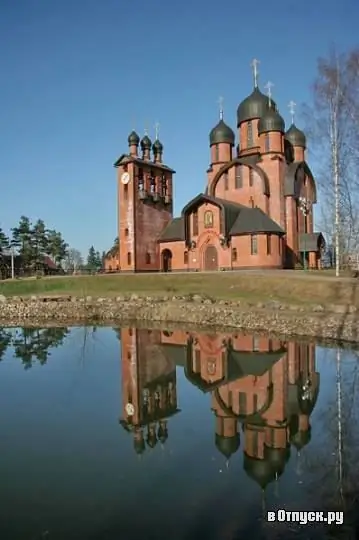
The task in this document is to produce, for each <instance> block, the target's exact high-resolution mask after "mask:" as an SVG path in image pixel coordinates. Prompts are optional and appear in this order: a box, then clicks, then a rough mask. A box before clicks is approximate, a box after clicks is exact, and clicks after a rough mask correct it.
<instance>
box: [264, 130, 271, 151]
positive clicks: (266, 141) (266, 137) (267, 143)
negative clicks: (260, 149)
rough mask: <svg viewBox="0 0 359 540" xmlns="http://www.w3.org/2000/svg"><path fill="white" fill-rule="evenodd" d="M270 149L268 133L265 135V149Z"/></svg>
mask: <svg viewBox="0 0 359 540" xmlns="http://www.w3.org/2000/svg"><path fill="white" fill-rule="evenodd" d="M269 150H270V137H269V133H266V134H265V135H264V151H265V152H269Z"/></svg>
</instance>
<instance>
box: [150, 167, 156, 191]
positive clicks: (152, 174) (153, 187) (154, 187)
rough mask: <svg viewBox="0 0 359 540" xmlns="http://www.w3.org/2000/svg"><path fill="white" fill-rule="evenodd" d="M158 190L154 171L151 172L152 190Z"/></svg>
mask: <svg viewBox="0 0 359 540" xmlns="http://www.w3.org/2000/svg"><path fill="white" fill-rule="evenodd" d="M155 191H156V177H155V174H154V172H153V171H151V172H150V192H151V193H155Z"/></svg>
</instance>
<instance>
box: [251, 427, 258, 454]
mask: <svg viewBox="0 0 359 540" xmlns="http://www.w3.org/2000/svg"><path fill="white" fill-rule="evenodd" d="M252 441H253V447H252V456H253V457H254V458H257V457H258V456H259V444H258V443H259V432H258V431H254V430H253V431H252Z"/></svg>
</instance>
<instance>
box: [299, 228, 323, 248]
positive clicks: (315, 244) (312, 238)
mask: <svg viewBox="0 0 359 540" xmlns="http://www.w3.org/2000/svg"><path fill="white" fill-rule="evenodd" d="M321 247H325V240H324V237H323V235H322V233H320V232H319V233H302V234H300V235H299V251H306V252H308V251H318V250H319V249H320V248H321Z"/></svg>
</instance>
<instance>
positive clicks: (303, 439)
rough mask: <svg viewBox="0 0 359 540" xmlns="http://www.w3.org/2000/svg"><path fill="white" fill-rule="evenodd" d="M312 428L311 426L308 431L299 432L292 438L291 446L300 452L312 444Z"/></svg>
mask: <svg viewBox="0 0 359 540" xmlns="http://www.w3.org/2000/svg"><path fill="white" fill-rule="evenodd" d="M311 432H312V428H311V427H310V426H309V428H308V429H307V431H297V433H296V434H295V435H294V436H293V437H292V438H291V440H290V442H291V444H292V445H293V446H294V447H295V448H296V449H297V450H298V451H299V450H301V449H302V448H304V446H306V445H307V444H309V443H310V440H311V438H312V434H311Z"/></svg>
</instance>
